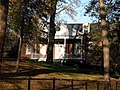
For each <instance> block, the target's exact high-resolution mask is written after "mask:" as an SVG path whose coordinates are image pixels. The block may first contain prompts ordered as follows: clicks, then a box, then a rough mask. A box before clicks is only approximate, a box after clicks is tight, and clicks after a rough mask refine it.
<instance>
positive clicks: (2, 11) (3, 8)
mask: <svg viewBox="0 0 120 90" xmlns="http://www.w3.org/2000/svg"><path fill="white" fill-rule="evenodd" d="M8 3H9V0H0V72H1V65H2V57H3V48H4V40H5V32H6V27H7V14H8Z"/></svg>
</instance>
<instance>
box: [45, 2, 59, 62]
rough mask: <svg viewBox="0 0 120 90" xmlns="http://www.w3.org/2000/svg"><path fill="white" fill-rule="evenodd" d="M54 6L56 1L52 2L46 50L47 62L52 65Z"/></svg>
mask: <svg viewBox="0 0 120 90" xmlns="http://www.w3.org/2000/svg"><path fill="white" fill-rule="evenodd" d="M56 5H57V0H53V1H52V5H51V7H52V10H53V12H52V14H51V16H50V31H49V37H48V40H49V41H48V48H47V60H46V61H47V62H50V63H52V62H53V46H54V37H55V33H56V31H55V14H56Z"/></svg>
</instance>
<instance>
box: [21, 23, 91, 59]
mask: <svg viewBox="0 0 120 90" xmlns="http://www.w3.org/2000/svg"><path fill="white" fill-rule="evenodd" d="M59 28H60V29H59V30H57V31H56V34H55V38H54V39H55V41H54V42H55V43H54V48H53V59H54V60H58V59H78V60H79V59H84V49H83V35H84V33H85V32H87V33H89V32H90V24H89V23H87V24H60V25H59ZM48 33H49V32H47V33H46V35H48ZM44 35H45V34H44ZM46 35H45V36H46ZM45 36H43V37H45ZM23 47H24V48H22V49H23V50H22V55H21V57H27V58H31V59H38V60H39V61H46V56H47V53H46V52H47V43H45V44H42V43H39V44H35V45H34V47H33V46H30V45H26V44H25V45H23Z"/></svg>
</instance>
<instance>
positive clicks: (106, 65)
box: [99, 0, 110, 90]
mask: <svg viewBox="0 0 120 90" xmlns="http://www.w3.org/2000/svg"><path fill="white" fill-rule="evenodd" d="M99 5H100V15H101V29H102V40H103V60H104V81H105V84H104V90H110V89H109V79H110V76H109V40H108V37H107V36H108V28H107V21H106V12H105V6H104V0H99Z"/></svg>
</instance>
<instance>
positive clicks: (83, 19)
mask: <svg viewBox="0 0 120 90" xmlns="http://www.w3.org/2000/svg"><path fill="white" fill-rule="evenodd" d="M89 1H90V0H81V5H80V7H77V8H76V11H77V15H76V17H75V20H72V19H71V18H70V17H68V16H67V15H65V14H64V13H62V14H61V15H60V16H59V20H61V19H63V20H64V21H65V23H91V22H92V19H93V18H90V17H88V16H84V11H85V9H84V6H85V5H87V4H88V3H89Z"/></svg>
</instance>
